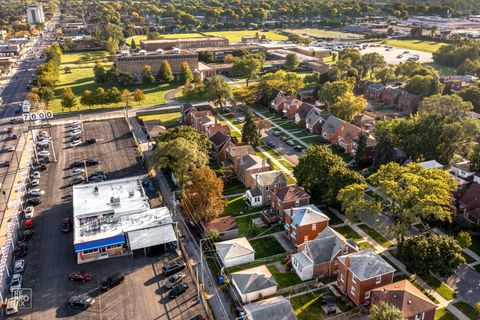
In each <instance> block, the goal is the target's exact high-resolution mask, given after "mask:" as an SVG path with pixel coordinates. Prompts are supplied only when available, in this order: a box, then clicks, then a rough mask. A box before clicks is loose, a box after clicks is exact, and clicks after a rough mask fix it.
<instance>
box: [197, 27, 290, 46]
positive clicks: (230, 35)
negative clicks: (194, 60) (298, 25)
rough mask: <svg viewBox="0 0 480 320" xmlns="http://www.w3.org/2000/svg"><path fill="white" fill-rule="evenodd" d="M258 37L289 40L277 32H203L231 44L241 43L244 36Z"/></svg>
mask: <svg viewBox="0 0 480 320" xmlns="http://www.w3.org/2000/svg"><path fill="white" fill-rule="evenodd" d="M257 33H258V35H259V36H260V37H261V36H263V35H265V36H266V37H267V39H268V40H275V41H278V40H287V39H288V38H287V37H286V36H284V35H282V34H280V33H277V32H275V31H267V32H263V31H261V30H235V31H211V32H203V34H206V35H209V36H218V37H225V38H227V39H228V40H229V41H230V42H231V43H233V42H240V41H242V37H243V36H255V35H256V34H257Z"/></svg>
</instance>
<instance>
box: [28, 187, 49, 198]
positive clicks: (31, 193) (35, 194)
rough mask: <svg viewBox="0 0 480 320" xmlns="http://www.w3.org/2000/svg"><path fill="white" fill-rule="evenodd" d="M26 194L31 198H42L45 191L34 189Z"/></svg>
mask: <svg viewBox="0 0 480 320" xmlns="http://www.w3.org/2000/svg"><path fill="white" fill-rule="evenodd" d="M28 194H29V195H32V196H43V195H44V194H45V190H42V189H40V188H35V189H32V190H30V191H28Z"/></svg>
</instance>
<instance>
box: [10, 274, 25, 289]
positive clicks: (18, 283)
mask: <svg viewBox="0 0 480 320" xmlns="http://www.w3.org/2000/svg"><path fill="white" fill-rule="evenodd" d="M21 288H22V275H21V274H20V273H15V274H14V275H13V276H12V280H11V281H10V292H11V293H13V291H14V290H18V289H21Z"/></svg>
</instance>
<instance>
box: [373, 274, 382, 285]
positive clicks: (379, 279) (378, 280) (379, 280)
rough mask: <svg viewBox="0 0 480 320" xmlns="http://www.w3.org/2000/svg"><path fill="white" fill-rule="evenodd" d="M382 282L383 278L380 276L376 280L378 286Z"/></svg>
mask: <svg viewBox="0 0 480 320" xmlns="http://www.w3.org/2000/svg"><path fill="white" fill-rule="evenodd" d="M380 282H382V276H378V277H376V278H375V283H376V284H379V283H380Z"/></svg>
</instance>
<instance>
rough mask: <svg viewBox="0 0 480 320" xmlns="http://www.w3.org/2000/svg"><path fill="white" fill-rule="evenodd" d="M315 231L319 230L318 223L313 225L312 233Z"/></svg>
mask: <svg viewBox="0 0 480 320" xmlns="http://www.w3.org/2000/svg"><path fill="white" fill-rule="evenodd" d="M314 230H317V224H316V223H313V224H312V231H314Z"/></svg>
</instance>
